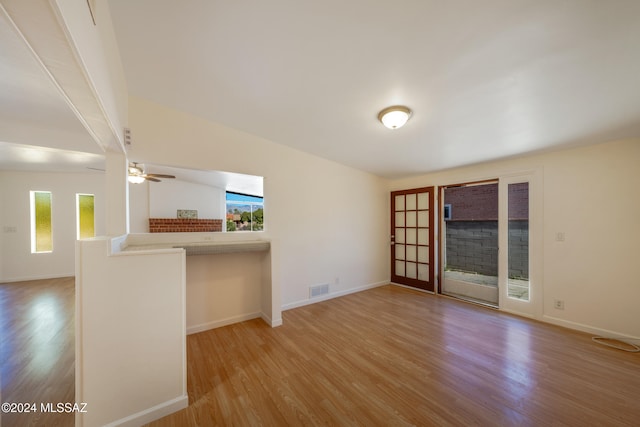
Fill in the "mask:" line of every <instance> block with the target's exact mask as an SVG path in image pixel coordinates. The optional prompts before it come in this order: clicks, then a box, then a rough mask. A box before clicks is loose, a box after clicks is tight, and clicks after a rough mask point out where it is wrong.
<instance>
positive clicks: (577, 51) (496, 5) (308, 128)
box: [0, 0, 640, 177]
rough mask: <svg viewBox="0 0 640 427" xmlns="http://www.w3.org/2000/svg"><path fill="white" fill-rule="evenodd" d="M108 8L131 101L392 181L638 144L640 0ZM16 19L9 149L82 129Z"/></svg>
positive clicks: (210, 2)
mask: <svg viewBox="0 0 640 427" xmlns="http://www.w3.org/2000/svg"><path fill="white" fill-rule="evenodd" d="M109 5H110V6H111V14H112V19H113V25H114V29H115V33H116V37H117V39H118V45H119V49H120V54H121V58H122V63H123V66H124V71H125V75H126V79H127V85H128V88H129V91H130V94H132V95H135V96H139V97H143V98H146V99H149V100H151V101H155V102H158V103H161V104H164V105H167V106H169V107H173V108H176V109H179V110H182V111H185V112H188V113H191V114H194V115H197V116H200V117H203V118H206V119H209V120H212V121H215V122H219V123H222V124H224V125H227V126H230V127H233V128H237V129H241V130H244V131H247V132H250V133H253V134H255V135H258V136H261V137H264V138H267V139H270V140H272V141H274V142H277V143H281V144H285V145H288V146H291V147H294V148H296V149H300V150H303V151H306V152H309V153H312V154H315V155H318V156H321V157H324V158H327V159H331V160H335V161H337V162H339V163H343V164H346V165H349V166H352V167H355V168H358V169H361V170H365V171H369V172H371V173H374V174H377V175H380V176H384V177H400V176H406V175H412V174H418V173H425V172H429V171H434V170H439V169H444V168H451V167H457V166H461V165H466V164H471V163H477V162H482V161H487V160H492V159H497V158H504V157H510V156H517V155H522V154H524V153H529V152H535V151H541V150H553V149H557V148H562V147H569V146H577V145H581V144H590V143H596V142H604V141H609V140H613V139H619V138H626V137H638V136H640V84H638V81H639V80H638V76H639V75H640V48H639V47H638V40H640V2H638V1H637V0H616V1H602V0H518V1H514V0H483V1H477V0H452V1H446V2H444V1H441V0H403V1H395V2H389V1H371V0H351V1H338V0H325V1H317V2H301V1H297V0H274V1H271V2H262V1H251V0H241V1H221V0H183V1H170V0H163V1H159V0H109ZM4 24H5V23H4V22H3V23H2V25H1V27H2V28H0V38H1V41H2V43H1V45H0V49H1V50H0V53H1V54H2V58H3V61H2V65H0V72H1V73H2V74H1V75H0V77H2V83H0V84H1V85H2V86H0V89H1V90H0V114H1V116H0V123H2V125H3V126H2V129H3V131H2V132H0V143H5V144H7V143H19V144H25V143H29V141H24V140H13V139H12V135H13V134H14V133H15V132H14V133H11V132H10V131H8V127H7V126H6V125H5V124H6V123H10V122H15V123H18V124H21V125H24V126H32V127H33V129H35V130H42V129H50V130H56V131H60V132H62V131H65V132H67V131H68V132H74V131H77V126H78V124H77V123H75V124H74V123H72V122H73V120H71V121H69V122H67V120H66V117H65V116H64V111H63V110H64V108H61V106H60V105H59V104H57V103H56V101H55V96H53V94H52V93H50V92H49V91H48V90H46V88H44V89H43V88H41V87H39V86H38V85H39V83H38V82H39V80H38V76H37V75H35V74H37V73H34V72H30V73H27V74H24V73H22V72H21V71H20V70H21V69H22V68H21V67H27V68H25V69H28V67H29V64H28V63H24V64H23V63H22V62H24V58H18V57H15V55H13V54H12V53H11V52H13V51H11V50H8V47H7V46H11V43H14V44H15V42H16V40H14V39H12V36H11V34H9V33H8V32H7V30H6V29H5V25H4ZM26 62H28V61H26ZM32 71H33V70H32ZM40 77H42V76H40ZM23 80H24V81H23ZM16 87H18V88H19V89H20V90H19V91H18V90H17V89H16ZM9 89H11V90H9ZM15 94H26V95H19V96H18V97H16V95H15ZM20 96H22V97H24V98H25V99H22V100H21V99H19V98H20ZM30 99H38V100H39V101H38V107H37V108H36V107H33V106H30V105H28V102H30V101H29V100H30ZM23 102H26V103H27V104H23ZM394 104H403V105H406V106H408V107H410V108H411V109H412V110H413V116H412V117H411V119H410V120H409V122H408V123H407V125H406V126H405V127H403V128H401V129H398V130H393V131H392V130H388V129H386V128H384V127H382V125H381V124H380V123H379V122H378V121H377V114H378V112H379V111H380V110H381V109H383V108H385V107H387V106H390V105H394ZM39 108H43V109H44V110H40V109H39ZM47 109H49V110H48V111H49V112H47ZM21 110H24V111H25V112H26V113H27V114H25V115H23V116H19V117H17V116H16V115H17V114H19V113H20V111H21ZM54 118H55V120H54ZM67 126H68V127H67ZM74 126H75V127H74ZM59 127H62V128H65V129H62V130H60V129H57V128H59ZM5 128H6V129H5ZM134 131H135V130H134ZM34 145H37V144H34ZM1 149H2V146H0V150H1ZM72 150H75V149H73V148H72ZM86 151H91V150H86ZM0 153H2V151H0Z"/></svg>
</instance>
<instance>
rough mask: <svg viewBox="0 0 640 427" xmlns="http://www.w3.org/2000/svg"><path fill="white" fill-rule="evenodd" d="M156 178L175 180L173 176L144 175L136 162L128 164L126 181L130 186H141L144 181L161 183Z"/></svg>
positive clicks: (159, 174)
mask: <svg viewBox="0 0 640 427" xmlns="http://www.w3.org/2000/svg"><path fill="white" fill-rule="evenodd" d="M158 178H175V176H174V175H165V174H161V173H144V170H143V169H142V168H141V167H140V166H138V164H137V163H136V162H133V163H130V164H129V176H128V177H127V179H128V180H129V182H130V183H132V184H142V183H143V182H145V181H153V182H161V180H159V179H158Z"/></svg>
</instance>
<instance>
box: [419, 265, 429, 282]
mask: <svg viewBox="0 0 640 427" xmlns="http://www.w3.org/2000/svg"><path fill="white" fill-rule="evenodd" d="M418 279H419V280H429V265H428V264H418Z"/></svg>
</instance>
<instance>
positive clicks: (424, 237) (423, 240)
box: [418, 228, 429, 245]
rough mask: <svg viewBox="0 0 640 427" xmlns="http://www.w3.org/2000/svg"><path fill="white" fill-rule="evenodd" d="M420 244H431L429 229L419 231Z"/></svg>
mask: <svg viewBox="0 0 640 427" xmlns="http://www.w3.org/2000/svg"><path fill="white" fill-rule="evenodd" d="M418 244H419V245H428V244H429V230H428V229H427V228H419V229H418Z"/></svg>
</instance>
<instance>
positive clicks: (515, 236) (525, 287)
mask: <svg viewBox="0 0 640 427" xmlns="http://www.w3.org/2000/svg"><path fill="white" fill-rule="evenodd" d="M508 197H509V204H508V206H509V208H508V210H509V225H508V229H509V254H508V264H509V278H508V282H507V283H508V287H507V295H508V296H509V297H510V298H516V299H519V300H523V301H529V183H528V182H521V183H517V184H509V192H508Z"/></svg>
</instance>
